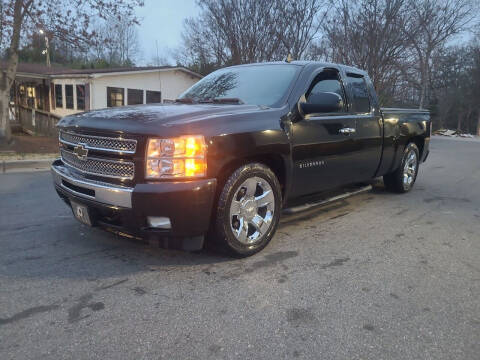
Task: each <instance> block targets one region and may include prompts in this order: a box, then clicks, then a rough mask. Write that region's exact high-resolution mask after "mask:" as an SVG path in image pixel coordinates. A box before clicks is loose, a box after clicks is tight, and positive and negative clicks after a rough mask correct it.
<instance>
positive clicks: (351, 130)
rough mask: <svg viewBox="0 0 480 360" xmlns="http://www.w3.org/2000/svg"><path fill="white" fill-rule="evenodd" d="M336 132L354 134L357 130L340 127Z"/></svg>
mask: <svg viewBox="0 0 480 360" xmlns="http://www.w3.org/2000/svg"><path fill="white" fill-rule="evenodd" d="M338 132H339V133H340V134H344V135H350V134H354V133H356V132H357V130H355V129H354V128H348V127H347V128H343V129H340V130H338Z"/></svg>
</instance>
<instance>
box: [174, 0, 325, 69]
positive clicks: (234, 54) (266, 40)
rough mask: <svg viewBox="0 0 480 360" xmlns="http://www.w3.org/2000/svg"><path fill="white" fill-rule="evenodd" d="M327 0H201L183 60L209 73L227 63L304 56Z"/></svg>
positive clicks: (186, 29)
mask: <svg viewBox="0 0 480 360" xmlns="http://www.w3.org/2000/svg"><path fill="white" fill-rule="evenodd" d="M324 3H325V1H323V0H301V1H289V0H219V1H217V0H199V1H198V4H199V6H200V7H201V9H202V12H201V14H200V16H199V17H198V18H196V19H188V20H187V21H185V24H184V30H183V34H182V37H183V46H182V48H181V49H180V50H179V51H178V53H177V62H179V63H182V64H185V65H187V66H189V67H192V68H193V69H195V70H196V71H199V72H201V73H204V74H205V73H207V72H209V71H212V70H214V69H215V68H218V67H220V66H223V65H234V64H244V63H253V62H261V61H273V60H284V59H286V57H287V55H288V53H292V55H293V57H294V58H296V59H301V58H302V57H303V56H304V55H305V54H306V52H307V49H308V48H309V46H310V43H311V41H312V39H313V37H314V36H315V35H316V33H317V32H318V29H319V27H320V24H321V20H322V14H321V9H322V7H323V5H324Z"/></svg>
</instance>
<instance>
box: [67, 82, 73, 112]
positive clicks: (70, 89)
mask: <svg viewBox="0 0 480 360" xmlns="http://www.w3.org/2000/svg"><path fill="white" fill-rule="evenodd" d="M65 107H66V108H67V109H73V85H65Z"/></svg>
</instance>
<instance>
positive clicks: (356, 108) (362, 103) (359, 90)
mask: <svg viewBox="0 0 480 360" xmlns="http://www.w3.org/2000/svg"><path fill="white" fill-rule="evenodd" d="M347 78H348V83H349V84H350V88H351V90H352V96H353V99H352V102H353V103H352V111H353V112H356V113H368V112H370V99H369V97H368V88H367V84H366V83H365V79H364V78H363V76H361V75H356V74H347Z"/></svg>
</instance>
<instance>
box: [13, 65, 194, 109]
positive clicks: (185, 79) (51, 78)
mask: <svg viewBox="0 0 480 360" xmlns="http://www.w3.org/2000/svg"><path fill="white" fill-rule="evenodd" d="M201 77H202V76H201V75H199V74H197V73H194V72H192V71H190V70H188V69H186V68H183V67H177V66H160V67H130V68H107V69H80V70H77V69H65V68H58V67H50V68H49V67H46V66H44V65H40V64H27V63H21V64H19V65H18V69H17V75H16V77H15V84H14V86H13V89H12V102H14V103H15V105H16V106H21V107H24V108H30V109H35V110H40V111H44V112H49V113H50V114H51V115H54V116H58V117H62V116H65V115H70V114H74V113H77V112H82V111H88V110H95V109H102V108H107V107H116V106H124V105H136V104H148V103H161V102H169V101H173V100H175V99H176V98H177V97H178V96H179V95H180V94H181V93H182V92H183V91H185V90H186V89H188V88H189V87H190V86H192V85H193V84H195V83H196V82H197V81H198V80H199V79H201Z"/></svg>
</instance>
